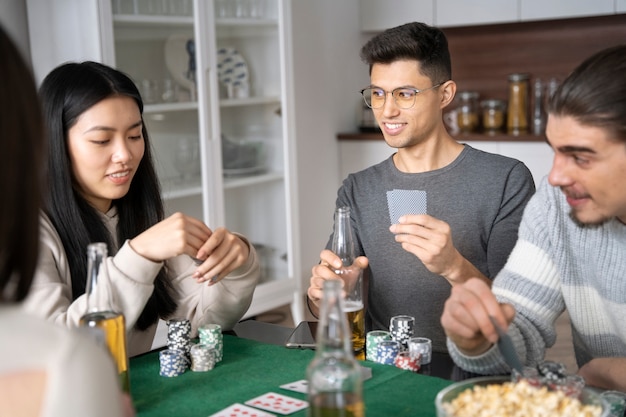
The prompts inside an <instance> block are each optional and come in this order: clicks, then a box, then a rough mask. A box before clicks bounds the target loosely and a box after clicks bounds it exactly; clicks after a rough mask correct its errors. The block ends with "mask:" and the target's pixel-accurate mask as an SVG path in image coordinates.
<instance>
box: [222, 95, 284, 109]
mask: <svg viewBox="0 0 626 417" xmlns="http://www.w3.org/2000/svg"><path fill="white" fill-rule="evenodd" d="M258 104H280V97H278V96H269V97H248V98H225V99H222V100H220V107H239V106H254V105H258Z"/></svg>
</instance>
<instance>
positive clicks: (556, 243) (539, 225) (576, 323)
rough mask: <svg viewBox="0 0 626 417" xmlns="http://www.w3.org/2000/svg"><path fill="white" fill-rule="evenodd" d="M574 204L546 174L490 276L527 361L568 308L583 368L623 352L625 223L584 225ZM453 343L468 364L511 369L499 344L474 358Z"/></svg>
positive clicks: (482, 370)
mask: <svg viewBox="0 0 626 417" xmlns="http://www.w3.org/2000/svg"><path fill="white" fill-rule="evenodd" d="M569 210H570V209H569V206H568V204H567V202H566V201H565V197H564V195H563V193H562V192H561V191H560V189H559V188H555V187H552V186H550V185H549V184H548V182H547V181H546V179H545V178H544V180H543V181H542V183H541V185H540V187H539V189H538V190H537V193H536V194H535V195H534V196H533V198H532V199H531V200H530V202H529V203H528V205H527V206H526V209H525V211H524V216H523V218H522V222H521V224H520V229H519V239H518V241H517V244H516V246H515V248H514V249H513V252H512V253H511V255H510V257H509V259H508V261H507V263H506V265H505V267H504V269H503V270H502V271H501V272H500V273H499V274H498V276H497V277H496V278H495V280H494V283H493V292H494V294H495V295H496V297H497V298H498V300H499V301H500V302H505V303H510V304H513V305H514V306H515V309H516V311H517V314H516V316H515V319H514V321H513V323H512V324H511V326H510V330H509V333H510V334H511V336H512V338H513V341H514V343H515V347H516V349H517V352H518V353H519V355H520V358H521V359H522V361H523V362H525V363H526V365H529V366H534V365H536V364H538V363H540V362H542V361H543V358H544V355H545V351H546V348H548V347H551V346H552V345H553V344H554V342H555V340H556V332H555V326H554V323H555V321H556V319H557V318H558V317H559V316H560V315H561V313H562V312H563V311H564V310H565V309H567V311H568V313H569V315H570V318H571V325H572V336H573V341H574V351H575V354H576V362H577V363H578V366H579V367H580V366H582V365H584V364H585V363H587V362H588V361H589V360H591V359H592V358H597V357H617V356H626V225H624V224H622V223H620V222H619V221H618V220H617V219H612V220H611V221H609V222H607V223H605V224H603V225H601V226H596V227H580V226H578V225H576V223H574V222H573V221H572V220H571V219H570V217H569ZM448 349H449V351H450V354H451V355H452V358H453V359H454V361H455V363H457V365H459V366H460V367H461V368H463V369H466V370H468V371H472V372H475V373H479V374H497V373H506V372H509V371H510V368H509V367H508V366H507V365H506V364H505V362H504V360H503V359H502V357H501V356H500V354H499V351H498V349H497V348H496V347H495V346H494V347H492V348H491V349H490V350H489V351H487V352H485V353H484V354H482V355H480V356H477V357H467V356H465V355H462V354H461V353H460V352H459V351H458V349H457V348H456V346H454V344H453V343H452V342H451V341H450V340H448ZM570 371H573V370H570Z"/></svg>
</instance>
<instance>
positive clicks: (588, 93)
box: [547, 45, 626, 143]
mask: <svg viewBox="0 0 626 417" xmlns="http://www.w3.org/2000/svg"><path fill="white" fill-rule="evenodd" d="M547 110H548V113H550V114H553V115H555V116H570V117H573V118H574V119H576V120H577V121H578V122H579V123H581V124H583V125H586V126H593V127H599V128H603V129H607V130H608V131H610V132H611V133H612V134H613V139H615V140H618V141H623V142H625V143H626V45H618V46H614V47H611V48H607V49H604V50H601V51H599V52H597V53H595V54H594V55H592V56H591V57H589V58H587V59H586V60H585V61H584V62H583V63H582V64H580V65H579V66H578V67H577V68H576V69H575V70H574V71H573V72H572V73H571V74H570V75H569V76H568V77H567V78H566V79H565V81H563V83H562V84H561V85H560V86H559V87H558V88H557V90H556V92H555V93H554V94H553V95H552V97H551V98H550V100H549V101H548V107H547Z"/></svg>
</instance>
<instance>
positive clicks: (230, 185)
mask: <svg viewBox="0 0 626 417" xmlns="http://www.w3.org/2000/svg"><path fill="white" fill-rule="evenodd" d="M283 179H284V174H283V173H282V172H268V173H265V174H259V175H250V176H247V177H238V178H235V177H230V178H228V177H225V178H224V189H225V190H230V189H234V188H241V187H249V186H251V185H257V184H263V183H267V182H273V181H282V180H283Z"/></svg>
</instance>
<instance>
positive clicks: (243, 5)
mask: <svg viewBox="0 0 626 417" xmlns="http://www.w3.org/2000/svg"><path fill="white" fill-rule="evenodd" d="M235 17H239V18H247V17H250V0H235Z"/></svg>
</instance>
